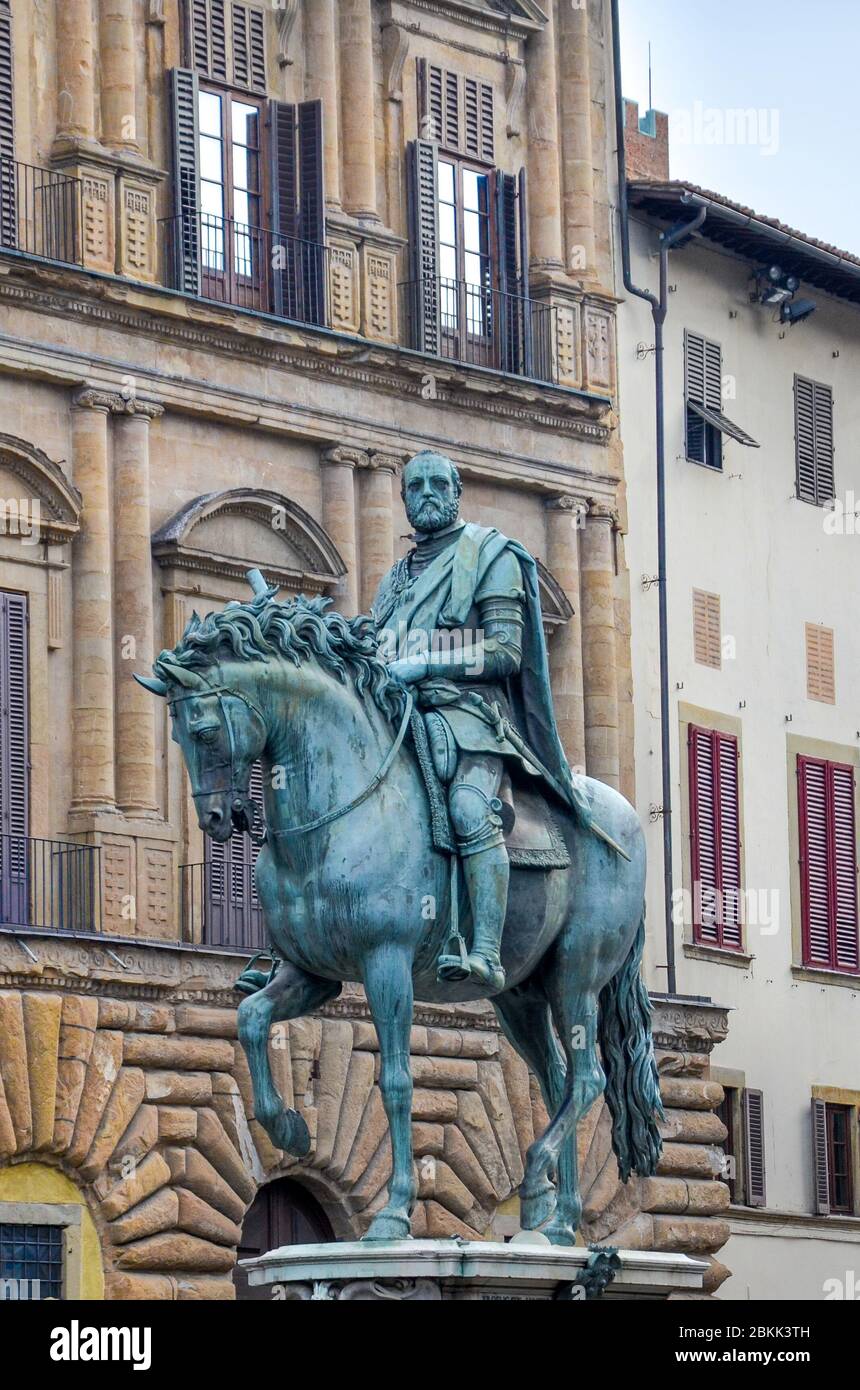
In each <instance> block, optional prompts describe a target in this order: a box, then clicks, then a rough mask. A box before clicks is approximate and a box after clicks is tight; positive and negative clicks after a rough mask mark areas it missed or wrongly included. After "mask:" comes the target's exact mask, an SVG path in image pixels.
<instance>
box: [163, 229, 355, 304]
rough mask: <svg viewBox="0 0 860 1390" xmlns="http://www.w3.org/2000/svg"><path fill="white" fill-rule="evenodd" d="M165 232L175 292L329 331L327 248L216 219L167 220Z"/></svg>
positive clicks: (170, 274) (166, 262) (171, 279)
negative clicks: (322, 326) (187, 293)
mask: <svg viewBox="0 0 860 1390" xmlns="http://www.w3.org/2000/svg"><path fill="white" fill-rule="evenodd" d="M161 227H162V237H163V245H164V256H165V266H166V272H167V275H168V277H169V282H170V284H171V285H172V286H173V288H174V289H181V290H185V291H186V292H189V293H191V294H196V295H199V297H200V298H201V299H211V300H214V301H215V303H218V304H234V305H236V307H237V308H239V309H256V310H259V311H261V312H263V313H270V314H277V315H278V316H279V317H280V318H285V319H291V320H293V322H296V323H313V324H320V325H325V323H326V284H327V281H328V248H327V247H326V246H324V245H322V244H320V243H318V242H315V241H303V240H301V238H299V237H292V236H282V235H281V233H280V232H273V231H271V230H270V229H269V228H267V227H252V226H249V225H248V224H247V223H245V222H236V221H234V220H233V219H232V218H229V217H215V216H213V215H212V214H211V213H200V214H198V215H197V216H196V217H192V218H188V217H182V216H179V217H166V218H163V219H162V221H161Z"/></svg>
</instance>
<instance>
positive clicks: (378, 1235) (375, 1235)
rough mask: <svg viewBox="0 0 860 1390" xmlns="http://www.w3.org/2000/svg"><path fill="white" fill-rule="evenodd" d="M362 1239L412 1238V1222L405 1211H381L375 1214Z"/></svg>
mask: <svg viewBox="0 0 860 1390" xmlns="http://www.w3.org/2000/svg"><path fill="white" fill-rule="evenodd" d="M361 1238H362V1240H411V1239H412V1223H411V1221H410V1220H409V1217H408V1216H406V1215H405V1214H404V1213H403V1212H396V1211H381V1212H380V1213H379V1215H378V1216H374V1218H373V1220H372V1221H371V1223H370V1226H369V1227H368V1229H367V1231H366V1232H365V1233H364V1235H363V1236H362V1237H361Z"/></svg>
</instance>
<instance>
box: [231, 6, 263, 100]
mask: <svg viewBox="0 0 860 1390" xmlns="http://www.w3.org/2000/svg"><path fill="white" fill-rule="evenodd" d="M231 14H232V34H233V82H234V84H235V85H236V86H237V87H248V88H250V90H251V91H255V92H265V90H266V34H265V26H264V20H263V14H262V11H260V10H258V9H254V8H253V7H252V6H250V5H236V4H234V5H232V6H231Z"/></svg>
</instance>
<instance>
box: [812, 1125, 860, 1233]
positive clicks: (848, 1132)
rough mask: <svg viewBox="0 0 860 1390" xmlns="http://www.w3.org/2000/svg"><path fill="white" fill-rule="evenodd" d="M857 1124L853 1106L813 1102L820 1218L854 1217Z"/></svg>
mask: <svg viewBox="0 0 860 1390" xmlns="http://www.w3.org/2000/svg"><path fill="white" fill-rule="evenodd" d="M857 1124H858V1109H857V1106H856V1105H837V1104H831V1103H830V1102H828V1101H824V1100H819V1099H814V1100H813V1102H812V1149H813V1156H814V1160H815V1204H816V1210H817V1211H818V1213H819V1215H822V1216H827V1215H830V1214H833V1215H842V1216H852V1215H854V1212H855V1207H854V1190H855V1182H854V1175H855V1166H856V1163H857Z"/></svg>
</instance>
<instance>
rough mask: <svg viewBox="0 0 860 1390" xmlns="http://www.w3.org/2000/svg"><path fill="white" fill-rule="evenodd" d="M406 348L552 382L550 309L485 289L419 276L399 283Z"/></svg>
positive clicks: (553, 331) (553, 360)
mask: <svg viewBox="0 0 860 1390" xmlns="http://www.w3.org/2000/svg"><path fill="white" fill-rule="evenodd" d="M399 290H400V311H401V319H402V322H403V323H404V324H405V331H406V337H407V342H406V345H407V347H411V348H414V349H416V350H417V351H419V352H427V353H430V354H432V355H433V356H434V357H443V358H446V359H447V360H449V361H451V362H462V363H464V364H465V365H468V366H472V367H491V368H493V369H494V370H495V371H499V372H507V373H508V374H510V375H512V376H525V377H531V378H533V379H534V380H537V381H545V382H548V383H551V384H553V383H556V382H557V380H558V371H557V366H556V351H555V346H556V335H557V323H556V309H555V306H554V305H550V304H541V303H538V302H537V301H535V300H532V299H528V298H526V297H525V296H524V295H519V294H506V293H503V292H502V291H501V290H494V289H491V288H490V287H489V286H488V285H475V284H469V283H467V282H466V281H465V280H446V279H443V278H440V277H438V276H425V277H424V278H423V279H421V280H407V281H404V282H402V283H401V285H400V286H399Z"/></svg>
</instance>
